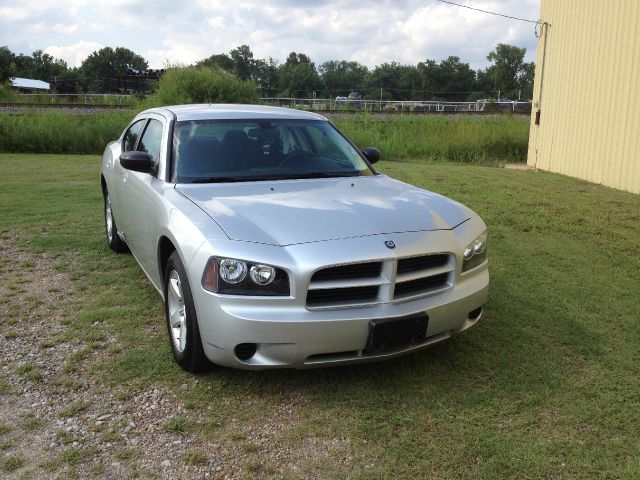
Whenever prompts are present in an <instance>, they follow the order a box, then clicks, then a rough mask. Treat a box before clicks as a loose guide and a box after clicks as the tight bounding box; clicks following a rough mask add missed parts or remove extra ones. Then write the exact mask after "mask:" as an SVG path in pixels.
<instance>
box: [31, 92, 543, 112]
mask: <svg viewBox="0 0 640 480" xmlns="http://www.w3.org/2000/svg"><path fill="white" fill-rule="evenodd" d="M18 98H19V99H20V103H27V104H29V103H32V104H53V105H56V104H57V105H74V104H89V105H109V106H122V107H127V106H134V105H135V103H136V99H139V98H141V96H133V95H125V94H108V93H105V94H102V93H77V94H71V93H22V94H20V95H18ZM260 102H261V103H262V104H265V105H275V106H281V107H290V108H297V109H300V110H311V111H325V112H326V111H335V112H340V111H363V112H365V111H366V112H388V113H414V112H415V113H420V112H434V113H446V112H452V113H455V112H492V113H493V112H495V113H499V112H516V113H530V112H531V102H530V101H526V102H523V101H495V100H490V99H484V100H477V101H475V102H449V101H436V100H430V101H423V100H401V101H399V100H344V99H336V100H333V99H330V98H281V97H265V98H261V99H260Z"/></svg>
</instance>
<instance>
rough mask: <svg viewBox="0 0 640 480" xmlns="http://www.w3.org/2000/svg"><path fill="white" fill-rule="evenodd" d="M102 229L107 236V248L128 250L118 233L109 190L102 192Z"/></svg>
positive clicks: (119, 251)
mask: <svg viewBox="0 0 640 480" xmlns="http://www.w3.org/2000/svg"><path fill="white" fill-rule="evenodd" d="M104 230H105V236H106V237H107V245H109V248H110V249H111V250H113V251H114V252H117V253H125V252H128V251H129V247H128V246H127V244H126V243H125V242H124V241H123V240H122V239H121V238H120V236H119V235H118V227H117V225H116V220H115V218H114V217H113V210H112V209H111V199H110V198H109V192H107V191H105V192H104Z"/></svg>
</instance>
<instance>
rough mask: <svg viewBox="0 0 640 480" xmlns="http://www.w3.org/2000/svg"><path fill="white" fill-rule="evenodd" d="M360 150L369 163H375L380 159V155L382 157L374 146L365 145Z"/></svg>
mask: <svg viewBox="0 0 640 480" xmlns="http://www.w3.org/2000/svg"><path fill="white" fill-rule="evenodd" d="M361 151H362V154H363V155H364V156H365V157H366V159H367V160H369V163H371V164H373V163H376V162H377V161H378V160H380V157H382V154H381V153H380V150H378V149H377V148H375V147H365V148H363V149H362V150H361Z"/></svg>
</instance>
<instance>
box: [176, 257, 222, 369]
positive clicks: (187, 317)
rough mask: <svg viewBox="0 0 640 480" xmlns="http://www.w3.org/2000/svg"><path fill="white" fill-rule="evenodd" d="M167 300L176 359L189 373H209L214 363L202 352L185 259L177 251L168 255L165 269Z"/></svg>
mask: <svg viewBox="0 0 640 480" xmlns="http://www.w3.org/2000/svg"><path fill="white" fill-rule="evenodd" d="M164 299H165V300H164V313H165V318H166V320H167V333H168V334H169V344H170V345H171V351H172V352H173V358H175V360H176V362H177V363H178V365H180V366H181V367H182V368H183V369H185V370H186V371H188V372H203V371H206V370H208V369H209V368H210V367H211V362H209V360H208V359H207V357H206V356H205V354H204V350H203V349H202V339H201V338H200V329H199V328H198V317H197V316H196V309H195V307H194V305H193V297H192V296H191V287H190V286H189V279H188V278H187V272H186V270H185V269H184V266H183V265H182V260H180V256H179V255H178V252H175V251H174V252H173V253H172V254H171V256H169V260H168V261H167V266H166V268H165V270H164ZM172 314H173V318H174V320H173V321H172V318H171V316H172ZM172 323H173V325H172Z"/></svg>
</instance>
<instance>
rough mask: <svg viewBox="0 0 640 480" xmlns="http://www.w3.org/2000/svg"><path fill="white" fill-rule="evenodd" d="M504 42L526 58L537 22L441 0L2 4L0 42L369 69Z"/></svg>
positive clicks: (50, 0) (79, 53) (499, 5)
mask: <svg viewBox="0 0 640 480" xmlns="http://www.w3.org/2000/svg"><path fill="white" fill-rule="evenodd" d="M457 3H463V4H465V5H469V6H472V7H476V8H481V9H484V10H490V11H494V12H499V13H503V14H506V15H511V16H516V17H521V18H526V19H531V20H536V19H538V16H539V14H540V5H539V3H540V0H473V1H471V0H457ZM498 43H508V44H512V45H517V46H519V47H526V49H527V55H526V60H527V61H534V59H535V50H536V37H535V34H534V25H533V24H531V23H525V22H520V21H516V20H510V19H507V18H502V17H497V16H492V15H487V14H484V13H480V12H476V11H472V10H469V9H466V8H460V7H456V6H452V5H447V4H444V3H441V2H438V1H437V0H369V1H367V0H192V1H185V0H183V1H176V0H155V1H153V0H107V1H100V2H95V1H93V2H92V1H86V0H64V1H60V0H21V1H20V2H18V1H16V0H0V47H2V46H7V47H8V48H9V49H10V50H11V51H13V52H14V53H23V54H27V55H28V54H31V52H33V51H34V50H44V51H45V52H46V53H48V54H50V55H52V56H54V57H56V58H62V59H63V60H65V61H66V62H67V63H68V64H69V66H70V67H73V66H80V64H81V63H82V61H83V60H84V59H85V58H86V57H87V56H88V55H89V54H91V52H93V51H95V50H98V49H100V48H102V47H105V46H109V47H113V48H115V47H126V48H129V49H130V50H133V51H134V52H136V53H138V54H140V55H142V56H143V57H144V58H146V59H147V61H148V62H149V66H150V67H151V68H162V67H164V66H166V65H168V64H171V65H175V64H184V65H188V64H190V63H193V62H196V61H198V60H201V59H203V58H207V57H209V56H211V55H212V54H214V53H228V52H229V51H230V50H231V49H233V48H235V47H237V46H239V45H242V44H247V45H249V46H250V47H251V50H252V51H253V53H254V56H255V57H256V58H265V59H266V58H269V57H272V58H274V59H275V60H277V61H278V62H280V63H282V62H284V60H285V59H286V57H287V55H288V54H289V52H291V51H296V52H300V53H305V54H307V55H308V56H309V57H310V58H311V60H312V61H314V62H315V63H316V65H320V64H321V63H322V62H324V61H326V60H354V61H358V62H360V63H363V64H365V65H367V66H368V67H374V66H376V65H379V64H381V63H384V62H392V61H395V62H399V63H403V64H412V65H414V64H416V63H418V62H421V61H424V60H426V59H434V60H436V61H440V60H442V59H444V58H446V57H448V56H450V55H456V56H458V57H460V59H461V60H462V61H464V62H466V63H469V64H470V65H471V67H472V68H474V69H477V68H483V67H485V66H486V65H487V64H488V61H487V59H486V56H487V54H488V53H489V52H490V51H491V50H492V49H493V48H494V47H495V46H496V45H497V44H498Z"/></svg>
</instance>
